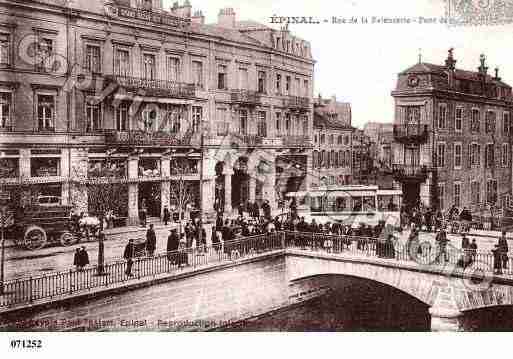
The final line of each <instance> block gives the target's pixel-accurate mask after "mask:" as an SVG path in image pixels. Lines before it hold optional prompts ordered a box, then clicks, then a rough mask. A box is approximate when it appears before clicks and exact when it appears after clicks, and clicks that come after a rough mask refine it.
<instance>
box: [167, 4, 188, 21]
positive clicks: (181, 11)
mask: <svg viewBox="0 0 513 359" xmlns="http://www.w3.org/2000/svg"><path fill="white" fill-rule="evenodd" d="M169 11H170V12H171V14H172V15H174V16H177V17H181V18H190V17H191V13H192V6H191V3H190V2H189V0H185V2H184V3H183V5H182V6H180V5H179V4H178V1H175V2H174V3H173V7H172V8H171V9H170V10H169Z"/></svg>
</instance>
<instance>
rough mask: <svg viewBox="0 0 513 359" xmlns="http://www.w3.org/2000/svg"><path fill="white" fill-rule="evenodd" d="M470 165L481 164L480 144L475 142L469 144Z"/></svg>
mask: <svg viewBox="0 0 513 359" xmlns="http://www.w3.org/2000/svg"><path fill="white" fill-rule="evenodd" d="M470 165H471V166H481V145H479V144H477V143H473V144H472V145H471V146H470Z"/></svg>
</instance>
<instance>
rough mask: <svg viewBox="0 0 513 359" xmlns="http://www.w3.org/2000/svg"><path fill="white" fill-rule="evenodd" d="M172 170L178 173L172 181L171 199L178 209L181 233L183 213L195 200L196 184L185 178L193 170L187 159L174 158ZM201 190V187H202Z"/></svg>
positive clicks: (180, 230)
mask: <svg viewBox="0 0 513 359" xmlns="http://www.w3.org/2000/svg"><path fill="white" fill-rule="evenodd" d="M171 172H172V173H173V174H176V175H178V178H177V179H176V180H174V181H171V185H170V193H169V194H170V199H171V202H172V204H173V205H176V209H177V210H178V226H179V233H180V235H181V233H182V214H183V213H184V211H185V209H186V208H187V205H188V204H191V203H192V202H194V198H195V197H194V192H195V191H194V190H195V188H194V185H193V184H192V183H191V182H190V181H186V180H185V179H184V175H186V174H188V173H190V172H191V169H190V167H189V165H188V162H187V160H186V159H185V160H174V161H172V163H171ZM200 190H201V188H200Z"/></svg>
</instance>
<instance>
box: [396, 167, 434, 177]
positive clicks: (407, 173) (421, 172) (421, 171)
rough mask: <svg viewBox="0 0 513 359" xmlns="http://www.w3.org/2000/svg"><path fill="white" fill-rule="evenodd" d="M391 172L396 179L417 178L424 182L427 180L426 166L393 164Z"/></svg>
mask: <svg viewBox="0 0 513 359" xmlns="http://www.w3.org/2000/svg"><path fill="white" fill-rule="evenodd" d="M392 172H393V175H394V177H396V178H401V179H405V178H418V179H420V180H425V179H426V178H427V172H428V169H427V167H426V166H421V165H405V164H393V165H392Z"/></svg>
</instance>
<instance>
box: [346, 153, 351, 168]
mask: <svg viewBox="0 0 513 359" xmlns="http://www.w3.org/2000/svg"><path fill="white" fill-rule="evenodd" d="M345 163H346V167H351V151H349V150H346V160H345Z"/></svg>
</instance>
